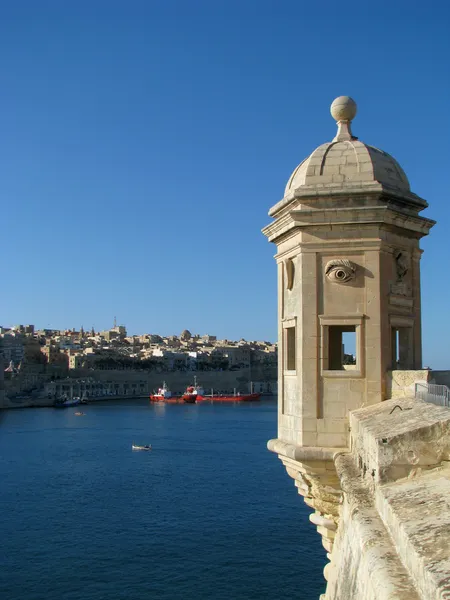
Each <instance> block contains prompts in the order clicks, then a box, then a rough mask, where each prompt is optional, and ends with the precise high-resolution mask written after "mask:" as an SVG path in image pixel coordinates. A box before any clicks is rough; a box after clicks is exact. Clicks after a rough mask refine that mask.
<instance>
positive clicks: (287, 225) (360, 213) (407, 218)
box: [262, 205, 436, 242]
mask: <svg viewBox="0 0 450 600" xmlns="http://www.w3.org/2000/svg"><path fill="white" fill-rule="evenodd" d="M435 223H436V221H433V220H432V219H427V218H426V217H421V216H419V215H412V214H407V213H404V212H402V211H401V210H398V209H396V208H394V207H393V206H389V205H383V206H361V207H357V208H356V207H350V208H337V207H332V208H317V209H313V210H304V209H302V210H292V211H290V212H289V213H287V214H285V215H283V216H282V217H280V218H278V219H277V220H276V221H274V222H273V223H271V224H270V225H268V226H266V227H265V228H264V229H263V230H262V231H263V233H264V235H266V236H267V238H268V239H269V241H270V242H276V241H278V240H280V239H281V238H282V237H285V236H286V234H288V233H289V232H291V231H292V230H293V229H297V228H321V227H330V226H331V225H333V226H336V225H340V226H349V225H350V226H353V227H355V226H357V227H362V226H364V225H375V224H386V225H391V226H393V227H398V228H400V229H403V230H408V231H411V232H413V233H414V234H416V236H417V237H419V238H421V237H423V236H424V235H427V234H428V232H429V230H430V229H431V228H432V227H433V225H435Z"/></svg>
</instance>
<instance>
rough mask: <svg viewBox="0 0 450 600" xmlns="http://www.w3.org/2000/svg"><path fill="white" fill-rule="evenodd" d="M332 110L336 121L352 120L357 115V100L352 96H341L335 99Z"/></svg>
mask: <svg viewBox="0 0 450 600" xmlns="http://www.w3.org/2000/svg"><path fill="white" fill-rule="evenodd" d="M330 112H331V116H332V117H333V119H334V120H335V121H338V122H339V121H351V120H352V119H354V118H355V116H356V102H355V101H354V100H353V98H350V96H339V98H336V100H333V103H332V104H331V107H330Z"/></svg>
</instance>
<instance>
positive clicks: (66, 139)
mask: <svg viewBox="0 0 450 600" xmlns="http://www.w3.org/2000/svg"><path fill="white" fill-rule="evenodd" d="M449 13H450V10H449V9H448V8H447V6H446V4H445V3H444V2H427V3H423V2H421V3H419V2H414V1H413V2H411V1H410V2H403V1H396V2H389V3H388V2H378V3H372V4H367V3H361V2H358V3H356V2H354V3H352V2H346V3H345V4H344V5H342V4H339V3H337V4H336V3H335V2H328V1H325V2H320V3H312V2H301V1H298V0H297V1H296V2H293V1H290V0H286V1H283V0H279V1H277V2H276V1H268V0H259V1H258V2H257V1H250V0H240V1H239V2H238V1H235V0H227V1H226V2H225V1H219V0H218V1H214V0H203V1H201V0H189V1H188V0H184V1H181V0H178V1H175V0H165V1H164V2H163V1H151V0H147V1H145V2H144V1H142V2H141V1H137V0H131V1H129V2H125V1H121V2H117V1H116V2H114V1H111V0H109V1H108V2H106V1H100V0H93V1H90V2H87V1H86V0H79V1H78V2H60V1H54V2H48V1H45V0H41V1H40V2H35V1H34V0H33V1H29V2H25V1H20V0H18V1H16V2H15V3H3V4H2V6H1V7H0V55H1V59H0V77H1V94H0V102H1V112H0V119H1V130H0V131H1V137H0V174H1V176H0V192H1V199H2V206H3V210H2V216H3V227H2V233H1V249H2V256H3V266H4V270H3V277H2V281H3V293H2V294H1V297H0V323H1V324H4V325H11V324H15V323H34V324H35V325H36V326H39V327H46V326H52V327H57V328H59V327H76V328H78V327H79V326H80V325H84V327H85V328H87V327H91V326H92V325H94V326H95V328H96V329H103V328H106V327H108V326H110V325H111V324H112V321H113V318H114V316H115V315H116V316H117V319H118V321H119V322H120V323H124V324H126V325H127V327H128V330H129V331H130V332H132V333H138V332H155V333H161V334H172V333H179V332H181V330H182V329H184V328H185V327H187V328H188V329H190V330H191V331H194V332H199V333H211V334H216V335H218V336H219V337H228V338H230V339H233V338H234V339H239V338H241V337H244V338H247V339H270V340H274V339H276V279H275V261H274V260H273V254H274V251H275V247H274V246H272V245H270V244H269V243H268V242H267V241H266V239H265V238H264V237H263V236H262V234H261V233H260V230H261V228H262V227H263V226H265V225H266V224H268V223H269V221H270V219H269V217H268V216H267V211H268V209H269V208H270V207H271V206H272V205H273V204H275V203H276V202H277V201H278V200H280V199H281V197H282V195H283V190H284V186H285V183H286V181H287V179H288V178H289V176H290V174H291V171H292V170H293V169H294V168H295V166H296V165H297V164H298V163H299V162H300V161H301V160H302V159H303V158H304V157H305V156H306V155H308V154H309V153H310V152H311V151H312V150H313V149H314V148H315V147H317V146H318V145H319V144H321V143H323V142H326V141H329V140H330V139H332V137H333V136H334V132H335V125H334V121H333V120H332V118H331V116H330V114H329V105H330V103H331V102H332V100H333V99H334V98H335V97H336V96H339V95H345V94H348V95H351V96H352V97H353V98H354V99H355V100H356V101H357V103H358V116H357V118H356V119H355V121H354V126H353V130H354V133H355V135H357V136H358V137H359V138H360V139H362V140H363V141H365V142H367V143H370V144H372V145H374V146H377V147H380V148H382V149H383V150H386V151H387V152H389V153H391V154H392V155H393V156H395V157H396V158H397V160H398V161H399V162H400V164H401V165H402V166H403V168H404V169H405V171H406V173H407V175H408V177H409V179H410V182H411V186H412V189H413V191H415V192H416V193H417V194H419V195H421V196H422V197H425V198H426V199H427V200H428V202H429V204H430V208H429V209H428V210H427V211H425V212H424V213H422V214H424V216H428V217H430V218H434V219H436V220H437V221H438V225H436V227H435V228H434V229H433V230H432V233H431V235H430V237H429V238H428V239H425V240H424V241H423V244H422V245H423V248H424V250H425V253H424V256H423V260H422V286H423V326H424V362H425V364H427V365H428V364H429V365H430V366H432V367H433V368H445V367H450V364H449V362H448V359H447V354H448V346H449V344H448V339H449V335H450V325H449V320H448V315H447V306H448V301H447V297H448V294H449V292H450V284H449V283H448V281H449V279H448V277H447V258H448V256H449V241H448V237H449V236H448V234H447V233H446V231H447V230H449V228H450V218H449V211H448V208H447V205H448V202H449V201H450V199H449V194H448V165H449V152H448V137H449V124H450V123H449V96H450V94H449V91H450V77H449V57H450V42H449V36H448V23H449V19H450V14H449Z"/></svg>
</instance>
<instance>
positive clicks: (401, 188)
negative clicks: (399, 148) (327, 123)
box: [284, 96, 410, 197]
mask: <svg viewBox="0 0 450 600" xmlns="http://www.w3.org/2000/svg"><path fill="white" fill-rule="evenodd" d="M331 114H332V116H333V118H334V119H335V120H336V121H337V125H338V131H337V134H336V137H335V138H334V139H333V140H332V141H331V142H328V143H326V144H322V145H321V146H319V147H318V148H316V150H314V152H313V153H312V154H311V155H310V156H308V157H307V158H306V159H305V160H304V161H303V162H301V163H300V164H299V166H298V167H297V168H296V169H295V171H294V172H293V173H292V175H291V177H290V178H289V181H288V183H287V185H286V189H285V192H284V195H285V197H286V196H288V195H291V194H292V193H293V192H295V191H296V190H299V188H304V191H305V192H307V190H308V189H311V187H312V188H327V189H329V188H331V189H332V188H341V189H342V188H344V189H345V188H355V187H362V188H367V187H369V188H371V187H372V188H373V187H374V186H376V187H380V186H382V188H383V189H385V190H386V191H392V192H393V193H395V192H397V193H400V194H405V193H406V194H409V193H410V186H409V182H408V178H407V177H406V175H405V173H404V171H403V169H402V168H401V166H400V165H399V164H398V162H397V161H396V160H395V158H393V157H392V156H391V155H390V154H387V153H386V152H383V151H382V150H379V149H378V148H374V147H373V146H369V145H368V144H364V143H363V142H360V141H359V140H358V138H356V137H354V136H353V135H352V132H351V121H352V119H353V118H354V116H355V115H356V103H355V102H354V100H352V99H351V98H349V97H348V96H340V97H339V98H336V100H335V101H334V102H333V104H332V105H331ZM299 191H300V190H299Z"/></svg>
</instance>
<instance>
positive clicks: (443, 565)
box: [325, 398, 450, 600]
mask: <svg viewBox="0 0 450 600" xmlns="http://www.w3.org/2000/svg"><path fill="white" fill-rule="evenodd" d="M350 424H351V442H352V446H351V448H352V449H351V452H350V453H347V454H345V453H343V454H338V455H336V456H335V461H334V463H335V467H336V472H337V475H338V479H339V483H340V486H341V489H342V494H343V502H342V506H341V509H340V515H339V521H338V523H339V527H338V530H337V536H336V541H335V544H334V546H333V553H332V555H331V563H330V565H327V572H326V575H327V580H328V586H327V592H326V595H325V599H326V600H375V599H376V600H384V599H386V600H394V599H395V600H412V599H416V598H420V599H421V600H435V599H436V598H441V599H447V598H450V581H449V579H450V578H449V573H450V550H449V545H448V533H449V532H450V512H449V510H448V497H449V494H450V410H449V409H447V408H443V407H440V406H435V405H433V404H428V403H424V402H421V401H419V400H416V399H413V398H405V399H400V400H398V399H393V400H389V401H387V402H383V403H381V404H378V405H375V406H371V407H368V408H362V409H359V410H356V411H354V412H353V413H351V415H350Z"/></svg>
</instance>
